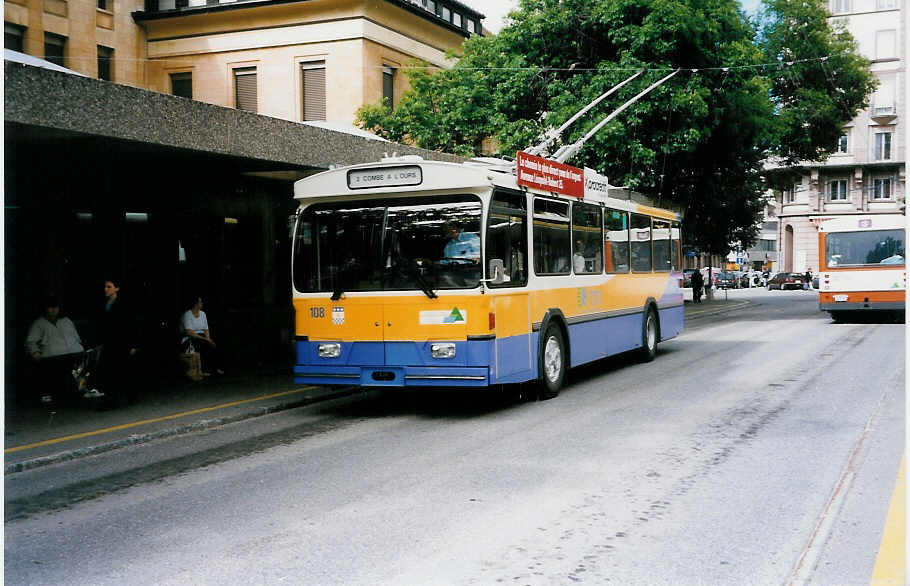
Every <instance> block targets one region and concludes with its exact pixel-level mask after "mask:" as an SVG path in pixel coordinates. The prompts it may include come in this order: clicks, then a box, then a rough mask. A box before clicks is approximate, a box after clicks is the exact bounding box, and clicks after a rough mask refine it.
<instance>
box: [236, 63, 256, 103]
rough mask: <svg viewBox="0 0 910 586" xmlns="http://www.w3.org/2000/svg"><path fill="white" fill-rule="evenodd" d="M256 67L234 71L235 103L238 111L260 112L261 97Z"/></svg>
mask: <svg viewBox="0 0 910 586" xmlns="http://www.w3.org/2000/svg"><path fill="white" fill-rule="evenodd" d="M256 78H257V76H256V68H255V67H238V68H237V69H234V103H235V105H236V107H237V109H238V110H246V111H247V112H258V111H259V95H258V87H257V81H256Z"/></svg>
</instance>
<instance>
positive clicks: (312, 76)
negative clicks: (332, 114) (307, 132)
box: [300, 61, 326, 121]
mask: <svg viewBox="0 0 910 586" xmlns="http://www.w3.org/2000/svg"><path fill="white" fill-rule="evenodd" d="M300 69H301V71H300V78H301V80H303V81H302V83H303V88H302V90H303V91H302V92H301V94H302V95H303V112H302V117H303V120H304V121H306V120H325V119H326V116H325V61H311V62H309V63H303V64H301V66H300Z"/></svg>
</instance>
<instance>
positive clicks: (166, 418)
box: [3, 386, 317, 454]
mask: <svg viewBox="0 0 910 586" xmlns="http://www.w3.org/2000/svg"><path fill="white" fill-rule="evenodd" d="M315 388H317V387H314V386H307V387H300V388H299V389H293V390H290V391H282V392H280V393H272V394H270V395H261V396H259V397H253V398H252V399H241V400H239V401H231V402H229V403H221V404H220V405H212V406H211V407H201V408H199V409H193V410H191V411H182V412H180V413H173V414H171V415H164V416H162V417H155V418H152V419H143V420H141V421H133V422H131V423H124V424H122V425H115V426H113V427H106V428H104V429H96V430H94V431H86V432H84V433H76V434H72V435H66V436H63V437H58V438H54V439H49V440H44V441H40V442H35V443H31V444H25V445H22V446H16V447H13V448H6V449H5V450H3V453H4V454H12V453H14V452H21V451H24V450H31V449H33V448H40V447H42V446H49V445H53V444H59V443H63V442H68V441H73V440H77V439H81V438H85V437H91V436H94V435H101V434H105V433H111V432H114V431H122V430H124V429H130V428H132V427H139V426H141V425H148V424H150V423H158V422H161V421H169V420H171V419H180V418H181V417H187V416H189V415H198V414H199V413H206V412H208V411H216V410H218V409H225V408H227V407H235V406H237V405H245V404H247V403H254V402H256V401H262V400H263V399H274V398H275V397H284V396H286V395H293V394H294V393H300V392H302V391H310V390H312V389H315Z"/></svg>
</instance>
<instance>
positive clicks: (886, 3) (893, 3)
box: [875, 0, 897, 10]
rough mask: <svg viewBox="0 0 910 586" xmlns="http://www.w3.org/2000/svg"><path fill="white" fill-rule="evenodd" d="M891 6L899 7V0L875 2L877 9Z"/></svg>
mask: <svg viewBox="0 0 910 586" xmlns="http://www.w3.org/2000/svg"><path fill="white" fill-rule="evenodd" d="M889 8H897V0H877V2H876V3H875V9H876V10H887V9H889Z"/></svg>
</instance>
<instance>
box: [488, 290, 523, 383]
mask: <svg viewBox="0 0 910 586" xmlns="http://www.w3.org/2000/svg"><path fill="white" fill-rule="evenodd" d="M494 307H495V308H496V344H495V351H494V353H495V357H496V363H495V364H496V374H495V377H496V380H497V381H499V382H511V381H512V379H514V380H516V381H518V380H525V379H527V378H528V377H527V373H529V372H530V371H531V367H532V364H533V363H532V361H531V315H530V307H529V302H528V294H527V293H504V294H501V295H497V296H496V301H495V305H494Z"/></svg>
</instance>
